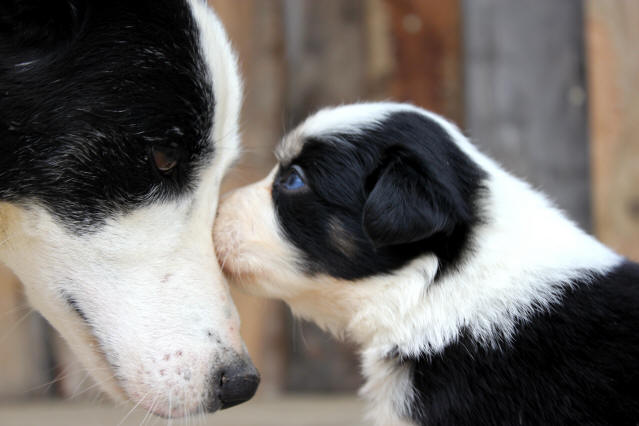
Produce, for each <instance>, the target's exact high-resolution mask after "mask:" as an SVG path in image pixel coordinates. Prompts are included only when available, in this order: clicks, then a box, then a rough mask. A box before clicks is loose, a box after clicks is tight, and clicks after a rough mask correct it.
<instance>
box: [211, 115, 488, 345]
mask: <svg viewBox="0 0 639 426" xmlns="http://www.w3.org/2000/svg"><path fill="white" fill-rule="evenodd" d="M458 139H463V137H462V136H461V135H460V134H459V132H458V131H457V130H456V129H455V128H454V127H453V126H452V125H450V124H449V123H447V122H446V121H444V120H443V119H441V118H440V117H438V116H435V115H433V114H429V113H427V112H425V111H423V110H419V109H417V108H415V107H412V106H409V105H401V104H389V103H379V104H358V105H350V106H342V107H338V108H335V109H327V110H323V111H320V112H319V113H317V114H316V115H314V116H312V117H310V118H309V119H308V120H306V122H304V123H303V124H301V125H300V126H299V127H298V128H297V129H295V130H294V131H293V132H291V133H290V134H289V135H287V136H286V137H285V138H284V139H283V141H282V142H281V144H280V146H279V147H278V149H277V151H276V156H277V158H278V160H279V164H278V165H277V166H276V167H275V169H274V170H273V171H272V172H271V174H270V175H269V176H268V177H267V178H266V179H264V180H263V181H261V182H258V183H255V184H253V185H251V186H248V187H245V188H242V189H240V190H238V191H236V192H234V193H233V194H232V195H230V196H229V197H228V198H227V199H226V200H225V201H224V202H223V203H222V205H221V206H220V211H219V217H218V219H217V221H216V225H215V232H214V239H215V242H216V249H217V251H218V257H219V259H220V261H221V262H222V267H223V270H224V271H225V272H226V273H227V274H228V275H229V276H230V277H231V278H232V279H233V280H234V281H236V282H238V283H240V284H241V285H243V286H245V287H246V288H247V289H248V290H249V291H252V292H255V293H258V294H262V295H266V296H272V297H279V298H283V299H285V300H286V301H288V302H289V304H290V305H291V307H292V308H293V310H294V311H295V312H296V313H298V314H300V315H302V316H305V317H309V318H311V319H314V320H315V321H317V322H318V323H320V324H321V325H324V326H325V327H327V328H329V329H332V330H333V331H336V332H342V331H344V330H347V329H348V328H349V324H351V323H352V322H353V321H361V320H364V321H366V319H365V318H364V317H366V314H365V311H366V309H378V311H379V309H386V307H384V298H385V297H386V296H387V295H388V292H392V291H402V290H401V289H399V288H394V287H393V285H389V283H388V281H389V280H388V279H387V277H388V276H389V275H390V274H393V275H398V274H401V273H403V272H405V271H407V270H412V271H415V270H417V271H418V272H419V274H421V275H423V278H426V279H427V280H431V281H432V280H433V279H434V278H435V276H436V275H437V274H443V273H446V270H447V269H448V268H454V267H455V265H456V263H457V262H458V261H459V260H460V258H461V256H462V255H463V253H464V250H465V248H466V246H467V243H468V239H469V235H470V232H471V230H472V227H473V225H474V224H475V223H476V222H477V221H478V220H479V214H478V208H477V206H476V204H477V202H476V201H477V197H478V193H479V191H480V188H481V181H482V179H483V172H482V171H481V169H480V168H479V167H478V166H476V165H475V164H474V163H473V162H472V161H471V160H470V159H469V156H468V155H467V154H466V153H465V152H464V150H463V148H461V147H460V146H459V144H458ZM415 262H417V263H415ZM391 281H392V280H391ZM421 288H423V280H422V282H421ZM388 300H389V301H390V300H393V301H394V300H395V299H393V298H388ZM391 303H394V302H391ZM388 308H389V309H393V307H392V306H390V307H388ZM378 316H379V315H378ZM388 317H389V318H394V316H393V315H390V314H389V315H388ZM358 327H359V329H360V330H363V329H366V328H367V327H366V326H363V327H362V326H361V325H360V326H358Z"/></svg>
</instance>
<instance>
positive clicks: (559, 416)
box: [398, 262, 639, 426]
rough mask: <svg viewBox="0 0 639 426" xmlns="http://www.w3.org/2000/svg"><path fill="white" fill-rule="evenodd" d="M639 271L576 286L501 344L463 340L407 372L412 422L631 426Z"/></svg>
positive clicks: (637, 382) (631, 268)
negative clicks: (510, 338) (411, 400)
mask: <svg viewBox="0 0 639 426" xmlns="http://www.w3.org/2000/svg"><path fill="white" fill-rule="evenodd" d="M638 283H639V265H637V264H633V263H630V262H626V263H624V264H622V265H621V266H619V267H617V268H616V269H614V270H613V271H611V272H610V273H608V274H606V275H603V276H601V275H599V276H596V277H594V278H592V279H582V280H578V281H576V282H574V283H573V284H574V286H571V287H569V288H568V289H567V290H566V293H565V295H564V296H563V298H562V299H561V300H559V301H558V302H557V304H556V305H555V306H553V307H551V309H549V310H540V311H539V312H538V313H537V314H536V315H534V316H533V317H531V318H529V319H528V320H527V321H525V322H522V323H520V324H519V325H518V327H517V330H516V331H515V333H514V336H513V338H512V340H511V341H509V342H501V344H500V346H499V347H498V348H495V347H489V346H487V345H482V344H480V343H479V342H477V340H476V339H474V338H472V337H471V336H470V335H469V334H468V333H466V334H465V335H462V336H461V337H460V338H459V339H458V340H457V341H456V342H454V343H452V344H450V345H448V346H447V347H446V348H445V349H444V350H443V351H442V352H441V353H438V354H430V353H429V354H424V355H423V356H421V357H418V358H413V359H403V360H398V362H403V363H409V364H410V365H411V368H412V371H413V373H412V377H413V389H415V392H416V393H415V397H414V398H413V404H412V413H411V414H412V418H413V420H414V421H415V422H416V424H420V425H421V424H423V425H426V424H428V425H442V426H443V425H455V426H464V425H468V426H471V425H473V426H474V425H519V424H522V425H567V424H575V425H577V424H578V425H601V426H603V425H636V424H637V422H639V365H637V360H638V359H639V334H638V333H637V330H636V325H637V324H639V309H637V306H636V300H637V284H638Z"/></svg>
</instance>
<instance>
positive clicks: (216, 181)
mask: <svg viewBox="0 0 639 426" xmlns="http://www.w3.org/2000/svg"><path fill="white" fill-rule="evenodd" d="M188 6H189V8H190V10H191V12H192V16H193V18H194V21H195V23H196V24H197V27H198V29H199V32H200V47H201V49H202V51H203V56H204V58H205V62H206V65H207V66H208V68H209V72H208V74H209V75H210V76H211V78H212V81H211V84H212V87H213V92H214V93H215V102H216V104H215V114H214V125H213V132H212V134H211V135H210V140H211V144H214V147H215V155H214V160H213V161H212V162H211V163H210V164H208V165H207V167H206V168H205V169H204V170H203V171H202V172H201V174H200V177H199V178H198V182H199V187H197V188H196V189H195V190H194V191H193V192H192V194H191V195H189V196H186V197H181V198H180V200H179V201H165V202H163V203H155V204H152V205H150V206H148V207H144V208H140V209H137V210H135V211H133V212H131V213H129V214H124V215H121V216H119V217H115V218H111V219H108V221H107V223H106V225H105V226H103V227H102V228H101V229H100V230H99V231H97V232H95V233H89V234H83V235H80V236H78V235H74V234H72V233H71V232H69V231H68V229H67V228H65V227H64V226H63V225H62V224H61V223H60V222H59V221H57V220H56V219H55V218H53V217H52V216H51V215H50V214H49V213H48V211H47V210H45V209H44V208H41V207H39V206H38V205H24V204H22V205H14V204H9V203H2V204H0V261H2V262H3V263H6V264H7V265H8V266H9V267H10V268H11V269H12V270H13V272H15V274H16V275H17V276H18V277H19V278H20V280H21V281H22V283H23V284H24V287H25V289H26V294H27V296H28V299H29V301H30V302H31V304H32V305H33V306H34V307H35V308H36V309H37V310H38V311H40V312H41V313H42V314H43V315H44V316H45V317H46V318H47V319H48V320H49V321H50V322H51V324H53V326H54V327H55V328H56V329H57V330H58V331H59V332H60V333H61V334H62V335H63V336H64V338H65V339H66V340H67V341H68V343H69V344H70V345H71V347H72V349H73V351H75V353H76V354H78V355H79V357H80V360H81V361H82V362H83V364H84V365H85V366H86V368H87V370H88V371H89V372H90V373H91V374H92V375H93V377H94V378H95V379H96V380H97V381H98V382H99V383H100V385H101V387H102V388H103V389H104V390H106V391H107V392H108V393H109V394H110V395H111V396H113V397H114V398H119V399H122V398H129V399H131V400H132V401H133V402H134V403H136V404H139V406H141V407H144V408H147V409H152V410H153V411H154V412H156V413H158V414H161V415H165V416H175V415H184V414H187V413H190V412H194V411H196V410H198V409H201V408H202V407H203V405H205V404H206V401H204V398H205V396H206V394H207V392H208V389H207V386H209V385H210V384H209V383H208V381H209V379H210V375H211V372H212V371H213V370H214V369H215V368H217V367H219V366H221V365H224V364H225V363H230V362H232V361H233V360H232V359H231V358H232V357H233V356H234V355H233V354H236V355H235V356H237V355H238V354H239V355H243V356H246V352H245V351H246V350H245V348H244V345H243V342H242V340H241V337H240V335H239V317H238V315H237V311H236V308H235V307H234V305H233V302H232V300H231V297H230V295H229V290H228V286H227V284H226V281H225V279H224V277H223V276H222V274H221V272H220V268H219V266H218V262H217V260H216V257H215V252H214V249H213V245H212V239H211V232H210V230H211V228H212V226H213V220H214V217H215V211H216V208H217V200H218V191H219V186H220V181H221V179H222V176H223V175H224V173H225V172H226V170H227V169H228V167H229V166H230V164H231V162H232V161H233V160H234V159H235V158H236V156H237V155H238V150H239V138H238V117H239V113H240V105H241V99H242V87H241V81H240V78H239V75H238V70H237V65H236V58H235V55H234V53H233V51H232V49H231V46H230V43H229V41H228V39H227V36H226V34H225V32H224V29H223V27H222V25H221V23H220V21H219V20H218V18H217V17H216V16H215V15H214V14H213V12H212V11H211V10H210V9H209V8H208V7H207V6H206V4H205V3H203V2H201V1H198V0H189V2H188ZM67 293H68V294H72V295H73V298H74V300H75V301H77V302H78V303H79V304H80V305H81V307H82V310H83V311H84V312H86V313H88V314H89V315H88V316H89V317H90V323H89V324H87V323H85V322H84V321H83V320H82V319H81V318H80V316H79V315H78V314H77V313H76V312H74V311H73V309H72V307H71V306H69V304H68V303H67V301H66V300H64V298H63V295H64V294H67Z"/></svg>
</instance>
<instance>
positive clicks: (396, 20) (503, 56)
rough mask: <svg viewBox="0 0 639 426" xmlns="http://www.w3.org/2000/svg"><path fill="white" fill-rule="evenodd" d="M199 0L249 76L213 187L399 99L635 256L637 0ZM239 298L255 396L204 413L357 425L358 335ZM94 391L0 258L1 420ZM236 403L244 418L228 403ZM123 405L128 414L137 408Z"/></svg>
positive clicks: (255, 420)
mask: <svg viewBox="0 0 639 426" xmlns="http://www.w3.org/2000/svg"><path fill="white" fill-rule="evenodd" d="M210 4H211V5H212V6H213V7H214V8H215V9H216V11H217V12H218V14H219V15H220V17H221V19H222V20H223V22H224V24H225V25H226V28H227V30H228V32H229V36H230V38H231V40H232V42H233V44H234V46H235V48H236V50H237V51H238V54H239V58H240V62H241V69H242V72H243V75H244V80H245V87H246V91H245V104H244V110H243V115H242V120H241V123H242V133H243V144H244V148H245V153H244V157H243V159H242V161H241V162H240V164H239V165H238V166H237V167H236V168H235V170H233V171H232V173H231V174H230V175H229V176H228V178H227V179H226V181H225V183H224V191H227V190H230V189H232V188H234V187H237V186H240V185H244V184H248V183H250V182H252V181H255V180H257V179H259V178H261V177H263V176H264V175H265V174H266V173H267V172H268V170H270V169H271V168H272V167H273V165H274V163H275V160H274V157H273V155H272V150H273V148H274V146H275V144H276V143H277V141H278V139H279V138H280V137H281V136H282V135H283V134H284V133H285V132H286V130H287V129H290V128H292V127H293V126H295V125H296V124H297V123H298V122H299V121H300V120H302V119H303V118H304V117H305V116H306V115H307V114H309V113H311V112H313V111H315V110H316V109H318V108H320V107H322V106H325V105H333V104H339V103H345V102H352V101H358V100H383V99H392V100H399V101H409V102H412V103H414V104H416V105H419V106H423V107H426V108H429V109H432V110H434V111H436V112H438V113H440V114H443V115H445V116H446V117H448V118H450V119H452V120H453V121H455V122H457V123H458V124H459V125H460V127H461V128H462V129H464V130H465V131H466V133H467V134H468V135H470V136H471V138H472V140H473V141H474V142H475V143H476V144H477V145H479V146H480V148H481V149H482V150H483V151H484V152H486V153H488V154H489V155H491V156H493V157H495V158H496V159H498V160H499V161H500V162H501V163H502V164H504V165H505V166H506V168H507V169H509V170H510V171H512V172H514V173H515V174H517V175H518V176H521V177H523V178H525V179H527V180H528V181H530V182H531V183H533V184H534V186H536V187H538V188H540V189H541V190H543V191H545V192H546V193H548V194H549V195H550V196H551V198H553V199H554V200H555V202H556V203H557V204H558V205H559V206H560V207H561V208H562V209H564V210H565V211H566V212H567V213H568V214H569V215H570V216H571V217H572V218H574V219H575V221H577V222H578V223H579V224H580V225H581V226H582V227H583V228H585V229H586V230H588V231H590V232H592V233H594V234H595V235H597V236H598V237H599V238H600V239H601V240H603V241H604V242H605V243H606V244H608V245H610V246H612V247H613V248H614V249H616V250H617V251H619V252H620V253H623V254H625V255H627V256H628V257H630V258H632V259H634V260H639V96H637V93H639V51H638V50H637V44H638V43H639V1H638V0H585V1H582V0H562V1H556V0H536V1H534V2H533V1H528V2H521V1H516V2H515V1H512V0H448V1H441V0H359V1H358V0H322V1H319V0H211V1H210ZM234 298H235V301H236V303H237V305H238V308H239V310H240V315H241V316H242V321H243V325H242V327H243V328H242V332H243V336H244V338H245V340H246V343H247V346H248V348H249V352H250V353H251V356H252V357H253V359H254V361H255V363H256V365H257V366H258V367H259V369H260V370H261V372H262V385H261V387H260V391H259V393H258V396H257V398H256V402H254V403H250V404H248V405H246V406H242V407H248V408H245V409H244V410H243V408H242V407H239V409H235V410H231V411H229V413H228V414H224V415H223V416H220V417H218V416H212V417H211V418H210V419H209V421H210V422H211V424H247V425H249V424H254V425H266V424H271V423H269V420H268V418H270V417H269V415H271V416H275V417H273V418H278V420H277V421H276V422H275V423H272V424H274V425H275V424H277V425H284V424H289V423H286V421H287V420H285V419H284V418H283V417H282V416H281V414H282V412H283V411H284V412H287V413H289V414H290V413H292V414H291V416H292V417H291V419H293V417H295V415H296V414H295V413H296V411H295V410H297V413H298V415H300V416H302V418H299V419H298V420H290V421H291V423H290V424H296V425H302V424H308V425H311V424H313V425H329V424H336V425H337V424H348V425H355V424H357V423H356V422H358V421H359V420H358V419H359V418H360V415H361V410H362V408H361V406H360V405H359V403H358V402H356V400H355V399H354V398H352V395H354V392H355V391H356V389H357V388H358V386H359V385H360V384H361V382H362V379H361V377H360V375H359V367H358V362H357V358H356V352H355V348H353V347H352V346H350V345H348V344H345V343H339V342H336V341H334V340H333V339H332V338H331V337H329V336H327V335H326V334H324V333H323V332H321V331H319V330H318V329H317V328H316V327H314V326H313V325H311V324H307V323H302V322H299V321H297V320H295V319H293V318H292V317H291V315H290V313H289V311H288V309H287V308H286V307H285V306H283V305H282V304H281V303H279V302H274V301H265V300H258V299H255V298H252V297H250V296H247V295H245V294H241V293H238V292H235V293H234ZM303 395H307V398H303V397H300V396H303ZM292 396H294V398H292ZM61 397H64V398H65V399H66V401H69V400H71V401H77V402H72V403H73V404H80V405H81V406H82V407H88V408H86V410H89V411H86V410H85V411H86V412H87V413H89V414H87V416H89V417H88V418H90V419H91V420H87V418H85V420H80V417H77V416H78V415H79V414H78V413H80V411H79V408H78V406H76V405H74V408H73V410H71V411H69V412H66V413H67V415H68V416H69V417H68V418H67V417H64V414H63V413H65V411H55V410H56V408H54V407H57V406H60V405H62V406H64V404H69V402H64V403H58V404H51V403H49V402H47V401H48V400H56V398H57V399H60V398H61ZM291 398H292V399H291ZM300 398H301V399H300ZM327 398H328V399H327ZM102 399H103V398H102V397H101V396H100V395H99V392H98V390H97V388H96V387H95V385H94V384H93V383H92V382H91V380H90V378H88V376H87V374H86V373H85V372H84V371H83V370H82V368H81V367H80V365H79V364H78V362H77V361H76V360H75V359H74V357H73V356H72V355H71V354H70V353H69V351H68V349H67V348H66V346H65V344H64V342H62V341H61V339H60V338H59V337H58V335H57V334H56V332H55V331H53V330H51V329H50V327H49V326H48V325H47V324H46V323H45V322H44V320H42V319H41V318H40V317H39V315H38V314H37V313H34V312H32V311H31V310H30V309H29V307H28V305H27V304H26V302H25V300H24V297H23V295H22V290H21V287H20V285H19V283H18V281H17V279H16V278H15V277H13V276H12V275H11V273H10V272H9V271H6V270H3V269H2V266H1V265H0V424H1V425H8V424H38V423H37V422H36V421H35V420H33V419H32V418H31V417H29V415H28V413H29V411H28V410H27V411H25V407H34V408H33V409H32V411H31V412H32V413H34V412H38V411H37V410H38V409H39V408H37V407H42V406H41V405H30V404H33V402H32V401H38V404H42V403H43V401H44V404H45V407H46V409H44V412H46V413H58V416H62V417H56V415H55V414H52V417H51V418H49V419H48V420H49V422H48V423H49V424H56V423H55V419H56V418H63V417H64V418H65V419H66V420H62V423H59V424H70V423H69V422H72V421H75V424H113V423H109V422H110V421H111V420H109V419H112V420H113V421H114V422H115V424H117V422H118V421H120V419H121V417H122V416H120V417H118V415H113V417H109V414H104V413H103V414H100V415H95V416H92V415H91V414H90V413H92V411H90V410H91V409H94V410H97V409H98V408H97V407H98V403H97V401H101V400H102ZM287 401H291V402H290V403H286V402H287ZM309 401H311V402H310V403H309ZM317 401H320V402H317ZM25 404H26V405H25ZM251 404H253V405H252V406H251ZM278 404H279V405H278ZM322 404H324V405H322ZM92 407H93V408H92ZM251 407H252V408H251ZM40 409H42V408H40ZM83 409H84V408H83ZM61 410H62V409H61ZM251 410H254V411H251ZM255 410H257V411H255ZM309 410H310V411H309ZM313 410H315V411H313ZM126 411H128V410H126V409H125V410H124V412H125V413H126ZM82 412H84V411H82ZM235 412H237V413H238V414H233V413H235ZM313 412H314V413H316V414H310V413H313ZM25 413H26V414H25ZM247 413H248V414H247ZM250 413H253V414H250ZM269 413H271V414H269ZM273 413H275V414H273ZM240 414H241V415H244V417H242V418H243V419H244V420H241V419H240V418H239V417H237V418H235V417H233V416H234V415H240ZM136 415H137V414H136ZM136 415H133V416H132V417H131V419H132V420H131V421H132V422H133V423H132V424H138V423H139V422H140V420H141V418H142V417H143V414H140V416H139V417H136ZM251 415H252V416H253V417H251ZM21 416H22V417H21ZM349 416H350V417H349ZM30 419H31V420H30ZM69 419H71V420H69ZM73 419H75V420H73ZM100 419H101V420H100ZM30 421H33V423H29V422H30ZM274 421H275V420H274ZM242 422H244V423H242Z"/></svg>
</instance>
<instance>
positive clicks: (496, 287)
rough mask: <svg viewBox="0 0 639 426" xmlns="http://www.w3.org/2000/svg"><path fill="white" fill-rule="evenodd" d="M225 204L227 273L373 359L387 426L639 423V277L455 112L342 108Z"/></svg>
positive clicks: (320, 118)
mask: <svg viewBox="0 0 639 426" xmlns="http://www.w3.org/2000/svg"><path fill="white" fill-rule="evenodd" d="M276 156H277V159H278V161H279V164H278V165H277V166H276V167H275V169H274V170H273V171H272V172H271V173H270V174H269V175H268V176H267V177H266V178H265V179H264V180H262V181H261V182H257V183H255V184H253V185H251V186H248V187H245V188H242V189H240V190H238V191H236V192H234V193H233V194H232V195H231V196H230V197H228V198H227V199H226V201H225V202H224V203H223V204H222V205H221V206H220V209H219V216H218V219H217V221H216V224H215V232H214V240H215V244H216V249H217V251H218V258H219V259H220V261H221V262H222V267H223V270H224V272H225V273H226V274H227V275H228V276H229V277H230V278H231V279H232V280H233V281H234V282H236V283H237V284H239V285H241V286H242V287H243V288H245V289H247V290H248V291H250V292H252V293H255V294H258V295H262V296H267V297H276V298H280V299H283V300H285V301H286V302H287V303H288V304H289V305H290V307H291V309H292V310H293V312H294V313H295V314H296V315H299V316H300V317H303V318H307V319H310V320H313V321H315V322H316V323H317V324H319V325H320V326H322V327H323V328H325V329H327V330H330V331H331V332H332V333H334V334H335V335H337V336H346V337H348V338H351V339H353V340H354V341H355V342H357V343H358V344H359V345H360V347H361V361H362V366H363V374H364V376H365V378H366V384H365V385H364V387H363V388H362V390H361V393H362V394H363V395H364V396H365V397H366V398H367V399H368V400H369V402H370V407H369V417H370V418H371V419H372V420H373V421H374V422H375V424H377V425H385V426H386V425H426V424H427V425H457V426H459V425H515V424H524V425H531V424H532V425H537V424H538V425H549V424H562V425H565V424H580V425H613V424H614V425H621V424H626V425H631V424H632V425H635V424H637V422H639V333H638V332H637V329H638V327H639V266H638V265H637V264H633V263H631V262H629V261H627V260H625V259H624V258H622V257H621V256H619V255H617V254H615V253H614V252H613V251H611V250H609V249H608V248H606V247H605V246H603V245H602V244H600V243H599V242H597V241H596V240H595V239H594V238H592V237H590V236H589V235H587V234H586V233H584V232H583V231H581V230H580V229H579V228H578V227H577V226H576V225H575V224H574V223H572V222H571V221H570V220H568V219H567V218H566V217H565V216H564V215H563V214H562V213H561V212H560V211H559V210H558V209H557V208H556V207H554V206H553V204H552V203H551V202H549V201H548V200H547V199H546V198H545V197H544V196H543V195H542V194H540V193H539V192H537V191H535V190H533V189H531V187H530V186H528V185H527V184H526V183H524V182H522V181H521V180H519V179H517V178H515V177H513V176H512V175H510V174H509V173H507V172H505V171H504V170H503V169H502V168H501V167H500V166H498V165H497V164H496V163H495V162H494V161H492V160H490V159H489V158H487V157H486V156H484V155H482V154H481V153H480V152H479V151H478V150H477V149H476V148H475V147H473V146H472V145H471V144H470V142H469V141H468V140H467V139H466V138H465V137H464V136H463V135H462V134H461V133H460V131H459V130H458V129H457V128H456V127H455V126H454V125H452V124H450V123H449V122H447V121H445V120H444V119H442V118H441V117H439V116H437V115H435V114H432V113H429V112H427V111H424V110H421V109H418V108H416V107H413V106H410V105H402V104H392V103H373V104H359V105H348V106H341V107H338V108H334V109H325V110H323V111H320V112H319V113H317V114H316V115H314V116H312V117H310V118H309V119H307V120H306V121H305V122H304V123H303V124H301V125H300V126H299V127H298V128H297V129H295V130H294V131H292V132H291V133H290V134H289V135H287V136H285V137H284V139H283V140H282V142H281V144H280V145H279V147H278V149H277V151H276Z"/></svg>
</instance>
